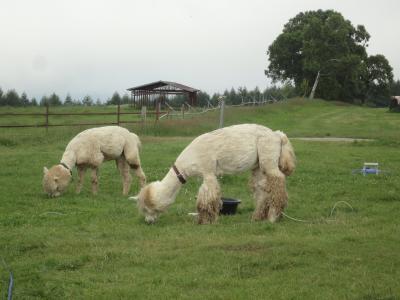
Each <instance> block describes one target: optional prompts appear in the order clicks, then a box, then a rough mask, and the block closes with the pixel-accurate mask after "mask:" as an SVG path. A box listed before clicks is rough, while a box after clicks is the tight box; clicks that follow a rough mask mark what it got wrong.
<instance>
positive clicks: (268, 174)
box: [253, 136, 288, 222]
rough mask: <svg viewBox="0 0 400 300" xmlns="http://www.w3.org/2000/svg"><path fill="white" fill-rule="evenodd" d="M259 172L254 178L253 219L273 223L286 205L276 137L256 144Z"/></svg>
mask: <svg viewBox="0 0 400 300" xmlns="http://www.w3.org/2000/svg"><path fill="white" fill-rule="evenodd" d="M257 147H258V157H259V166H260V172H259V173H258V174H257V177H256V181H257V183H256V186H257V188H256V190H257V192H256V194H255V196H256V198H258V199H257V200H256V201H257V203H258V204H257V205H256V211H255V213H254V216H253V218H254V219H256V220H260V219H261V220H262V219H265V217H266V218H267V219H268V220H269V221H270V222H275V221H276V220H277V219H278V218H279V217H280V216H281V214H282V211H283V210H284V208H285V207H286V205H287V200H288V196H287V192H286V183H285V181H286V178H285V175H284V174H283V173H282V172H281V171H280V169H279V158H280V154H281V140H280V139H279V138H277V137H276V136H271V137H268V138H267V137H266V138H261V139H259V141H258V144H257Z"/></svg>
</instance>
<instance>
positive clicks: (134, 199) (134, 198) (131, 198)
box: [128, 196, 139, 201]
mask: <svg viewBox="0 0 400 300" xmlns="http://www.w3.org/2000/svg"><path fill="white" fill-rule="evenodd" d="M128 199H129V200H133V201H138V200H139V196H132V197H129V198H128Z"/></svg>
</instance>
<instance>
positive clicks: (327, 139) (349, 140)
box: [291, 137, 373, 143]
mask: <svg viewBox="0 0 400 300" xmlns="http://www.w3.org/2000/svg"><path fill="white" fill-rule="evenodd" d="M291 139H292V140H300V141H312V142H345V143H352V142H371V141H373V139H358V138H340V137H299V138H291Z"/></svg>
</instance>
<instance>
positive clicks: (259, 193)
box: [250, 168, 269, 221]
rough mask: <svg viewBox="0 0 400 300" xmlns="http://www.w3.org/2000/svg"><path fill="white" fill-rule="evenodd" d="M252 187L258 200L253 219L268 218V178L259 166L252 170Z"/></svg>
mask: <svg viewBox="0 0 400 300" xmlns="http://www.w3.org/2000/svg"><path fill="white" fill-rule="evenodd" d="M250 187H251V189H252V191H253V196H254V199H255V200H256V208H255V210H254V213H253V217H252V219H253V220H254V221H260V220H264V219H266V218H267V216H268V210H269V203H268V201H267V192H266V188H267V179H266V177H265V176H264V175H263V174H262V171H261V170H260V169H259V168H257V169H255V170H253V172H252V177H251V180H250Z"/></svg>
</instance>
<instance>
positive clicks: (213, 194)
mask: <svg viewBox="0 0 400 300" xmlns="http://www.w3.org/2000/svg"><path fill="white" fill-rule="evenodd" d="M220 208H221V189H220V186H219V184H218V180H217V178H216V177H215V176H208V177H205V178H204V179H203V184H202V185H201V186H200V189H199V192H198V194H197V211H198V213H199V218H198V223H199V224H209V223H213V222H215V221H216V220H217V218H218V213H219V210H220Z"/></svg>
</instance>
